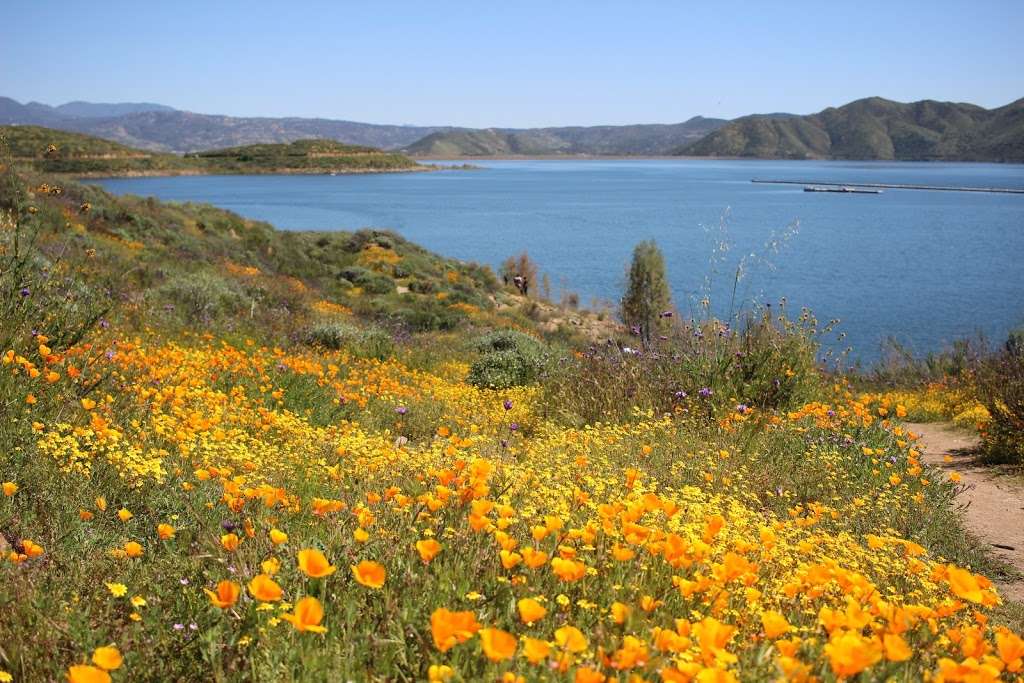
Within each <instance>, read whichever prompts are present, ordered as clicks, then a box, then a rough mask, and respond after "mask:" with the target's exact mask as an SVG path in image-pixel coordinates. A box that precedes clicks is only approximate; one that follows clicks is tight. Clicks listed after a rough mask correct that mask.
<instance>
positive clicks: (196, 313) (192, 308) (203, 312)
mask: <svg viewBox="0 0 1024 683" xmlns="http://www.w3.org/2000/svg"><path fill="white" fill-rule="evenodd" d="M156 294H157V296H158V297H159V298H162V299H167V300H170V301H171V302H173V303H174V304H175V305H176V306H179V307H181V308H182V309H183V310H184V313H185V315H186V316H187V317H188V318H190V319H192V320H216V319H219V318H223V317H226V316H231V315H236V314H238V313H240V312H242V311H243V310H245V309H247V308H248V307H249V306H250V305H251V304H252V301H253V299H252V297H249V296H246V293H245V291H244V290H243V288H242V287H241V286H240V285H238V284H237V283H235V282H233V281H230V280H227V279H225V278H222V277H220V276H218V275H215V274H213V273H210V272H205V271H204V272H199V273H188V274H184V275H179V276H177V277H175V278H174V279H172V280H170V281H169V282H167V283H166V284H165V285H163V286H162V287H160V288H159V289H158V290H157V291H156Z"/></svg>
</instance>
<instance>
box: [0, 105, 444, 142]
mask: <svg viewBox="0 0 1024 683" xmlns="http://www.w3.org/2000/svg"><path fill="white" fill-rule="evenodd" d="M117 111H122V113H120V114H117V113H114V112H117ZM3 124H7V125H13V124H18V125H26V124H28V125H37V126H47V127H49V128H57V129H60V130H69V131H75V132H78V133H86V134H88V135H95V136H97V137H101V138H106V139H107V140H113V141H115V142H120V143H121V144H124V145H128V146H131V147H136V148H139V149H145V150H149V151H151V152H177V153H183V152H197V151H205V150H210V149H221V148H224V147H237V146H240V145H253V144H261V143H278V142H294V141H295V140H305V139H310V138H320V139H328V140H335V141H337V142H343V143H346V144H350V145H365V146H368V147H377V148H381V149H398V148H400V147H404V146H406V145H410V144H412V143H414V142H416V141H417V140H419V139H421V138H423V137H425V136H427V135H430V134H431V133H436V132H439V131H445V130H452V128H451V127H444V126H390V125H378V124H373V123H357V122H355V121H339V120H334V119H307V118H298V117H289V118H264V117H236V116H217V115H211V114H195V113H192V112H187V111H180V110H177V109H173V108H171V107H166V106H163V105H159V104H153V105H150V104H93V103H89V102H69V103H68V104H62V105H60V106H59V107H50V106H47V105H45V104H39V103H38V102H29V103H28V104H20V103H18V102H16V101H15V100H12V99H10V98H7V97H0V125H3Z"/></svg>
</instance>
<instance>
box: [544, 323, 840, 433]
mask: <svg viewBox="0 0 1024 683" xmlns="http://www.w3.org/2000/svg"><path fill="white" fill-rule="evenodd" d="M780 318H781V319H780ZM780 318H776V319H773V318H771V317H770V316H769V315H768V314H767V313H764V314H763V315H760V316H757V315H754V314H751V315H750V317H748V318H747V320H746V322H745V323H743V324H742V325H741V326H740V327H739V329H733V328H732V327H730V326H729V325H727V324H725V323H722V322H720V321H718V320H709V321H707V322H704V323H688V324H685V325H679V326H677V327H676V328H675V329H674V330H672V331H671V332H670V334H668V335H665V337H664V339H661V340H659V342H658V345H657V347H656V350H649V351H642V350H638V349H635V348H630V347H622V348H620V347H619V346H617V345H615V344H609V345H605V346H594V347H591V348H590V349H588V350H587V352H585V353H583V354H580V355H578V356H571V357H566V358H563V359H562V360H561V361H560V362H559V363H558V364H557V365H553V369H552V371H551V373H549V374H548V376H547V377H546V379H545V382H544V385H545V392H546V395H547V398H546V403H547V404H548V405H550V406H551V408H552V409H553V410H554V411H556V412H558V413H560V414H561V415H562V416H563V418H564V419H567V420H570V421H574V422H576V423H577V424H587V423H594V422H603V421H628V420H632V419H634V417H635V415H636V414H637V413H636V412H635V411H634V407H635V408H639V409H640V410H641V411H655V412H657V413H662V414H664V413H687V414H689V415H691V416H695V417H698V416H699V417H701V418H702V419H706V420H709V421H712V420H721V419H723V418H724V417H726V416H735V415H737V414H739V415H742V416H749V415H750V414H751V411H750V410H749V409H751V408H753V409H758V410H789V409H793V408H795V407H797V406H799V405H801V404H802V403H803V402H805V401H808V400H813V399H814V398H815V396H816V395H818V394H817V392H818V390H819V389H820V382H821V380H820V373H819V372H817V370H816V367H817V358H816V356H817V350H818V344H817V341H816V338H815V337H816V334H817V333H816V332H815V329H816V321H815V320H814V319H813V317H811V316H810V314H809V313H807V312H805V313H804V314H803V315H802V316H801V318H800V319H799V320H798V321H796V322H791V321H789V320H788V319H786V318H785V317H784V316H780ZM730 419H731V418H730Z"/></svg>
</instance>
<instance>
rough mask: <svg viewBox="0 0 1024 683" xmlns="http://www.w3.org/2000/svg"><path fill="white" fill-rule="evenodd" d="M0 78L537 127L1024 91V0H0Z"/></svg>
mask: <svg viewBox="0 0 1024 683" xmlns="http://www.w3.org/2000/svg"><path fill="white" fill-rule="evenodd" d="M3 4H4V12H3V18H4V19H3V24H2V25H0V95H5V96H8V97H13V98H14V99H16V100H19V101H21V102H24V101H27V100H37V101H40V102H45V103H47V104H59V103H61V102H65V101H68V100H75V99H84V100H90V101H106V102H113V101H150V102H159V103H162V104H168V105H171V106H174V107H177V108H179V109H188V110H191V111H197V112H203V113H217V114H231V115H250V116H255V115H262V116H285V115H289V116H323V117H329V118H343V119H351V120H356V121H369V122H377V123H417V124H454V125H465V126H516V127H521V126H542V125H566V124H600V123H608V124H622V123H641V122H642V123H650V122H665V123H667V122H676V121H682V120H685V119H687V118H689V117H691V116H694V115H697V114H702V115H705V116H718V117H725V118H732V117H736V116H741V115H743V114H749V113H753V112H777V111H787V112H795V113H800V114H804V113H810V112H814V111H818V110H820V109H822V108H824V107H826V106H830V105H839V104H843V103H845V102H848V101H850V100H854V99H857V98H860V97H866V96H869V95H881V96H882V97H887V98H890V99H896V100H902V101H912V100H918V99H925V98H931V99H940V100H955V101H961V102H973V103H976V104H980V105H983V106H986V107H993V106H998V105H1002V104H1006V103H1007V102H1010V101H1012V100H1015V99H1017V98H1019V97H1024V43H1022V38H1021V36H1022V35H1024V0H1008V1H1004V2H996V1H992V0H989V1H983V0H978V1H972V2H967V1H964V2H943V1H941V0H928V1H924V2H912V1H909V0H888V1H886V2H863V1H860V0H858V1H857V2H833V1H829V0H818V1H817V2H790V1H788V0H776V1H775V2H725V1H716V2H707V1H705V2H699V3H698V2H681V1H679V2H671V1H668V0H666V1H664V2H638V1H633V2H625V1H624V2H563V1H560V0H547V1H546V2H515V1H513V2H500V3H499V2H488V1H487V0H483V1H480V0H477V1H476V2H444V1H443V0H434V1H429V0H427V1H423V0H421V1H418V2H407V3H406V2H372V1H366V2H358V3H355V2H301V1H298V0H296V1H293V2H273V3H271V2H266V3H261V2H256V1H251V2H234V1H232V0H221V1H209V0H204V1H202V2H188V1H179V0H176V1H173V2H171V1H167V2H162V1H159V0H152V1H150V0H133V1H131V2H104V1H103V0H94V1H90V2H84V1H81V0H72V1H69V2H50V1H47V0H3Z"/></svg>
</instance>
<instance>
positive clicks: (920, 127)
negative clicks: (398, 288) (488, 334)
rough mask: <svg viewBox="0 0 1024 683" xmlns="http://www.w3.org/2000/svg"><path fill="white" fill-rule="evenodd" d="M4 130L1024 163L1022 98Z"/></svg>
mask: <svg viewBox="0 0 1024 683" xmlns="http://www.w3.org/2000/svg"><path fill="white" fill-rule="evenodd" d="M0 124H18V125H25V124H32V125H40V126H47V127H50V128H57V129H61V130H68V131H76V132H81V133H86V134H89V135H94V136H97V137H101V138H105V139H107V140H113V141H116V142H120V143H122V144H125V145H129V146H132V147H136V148H140V149H145V150H149V151H154V152H176V153H183V152H195V151H204V150H210V149H218V148H224V147H234V146H239V145H251V144H259V143H286V142H293V141H295V140H303V139H310V138H321V139H329V140H335V141H338V142H343V143H346V144H353V145H366V146H371V147H378V148H382V149H391V150H401V151H402V152H404V153H407V154H411V155H415V156H428V157H465V156H469V157H487V156H503V155H509V156H514V155H521V156H547V155H551V156H556V155H618V156H659V155H687V156H711V157H716V156H718V157H752V158H761V159H865V160H871V159H897V160H944V161H1014V162H1022V161H1024V99H1022V100H1017V101H1016V102H1013V103H1011V104H1008V105H1006V106H1004V107H999V108H996V109H984V108H982V107H979V106H976V105H973V104H961V103H954V102H936V101H933V100H923V101H920V102H913V103H909V104H905V103H901V102H893V101H891V100H885V99H882V98H879V97H871V98H867V99H863V100H857V101H855V102H851V103H849V104H846V105H843V106H841V107H838V108H833V107H830V108H828V109H825V110H824V111H821V112H819V113H817V114H811V115H808V116H800V115H796V114H783V113H777V114H754V115H750V116H744V117H742V118H738V119H734V120H733V121H725V120H723V119H712V118H704V117H701V116H697V117H694V118H692V119H690V120H688V121H685V122H683V123H676V124H637V125H629V126H588V127H579V126H570V127H557V128H526V129H514V128H485V129H479V128H459V127H455V126H393V125H379V124H372V123H358V122H355V121H343V120H335V119H312V118H298V117H288V118H267V117H234V116H217V115H210V114H196V113H192V112H186V111H180V110H176V109H173V108H171V107H167V106H165V105H160V104H149V103H120V104H97V103H91V102H69V103H67V104H62V105H60V106H57V107H51V106H49V105H45V104H40V103H38V102H29V103H28V104H20V103H18V102H16V101H15V100H12V99H9V98H5V97H0Z"/></svg>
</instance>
